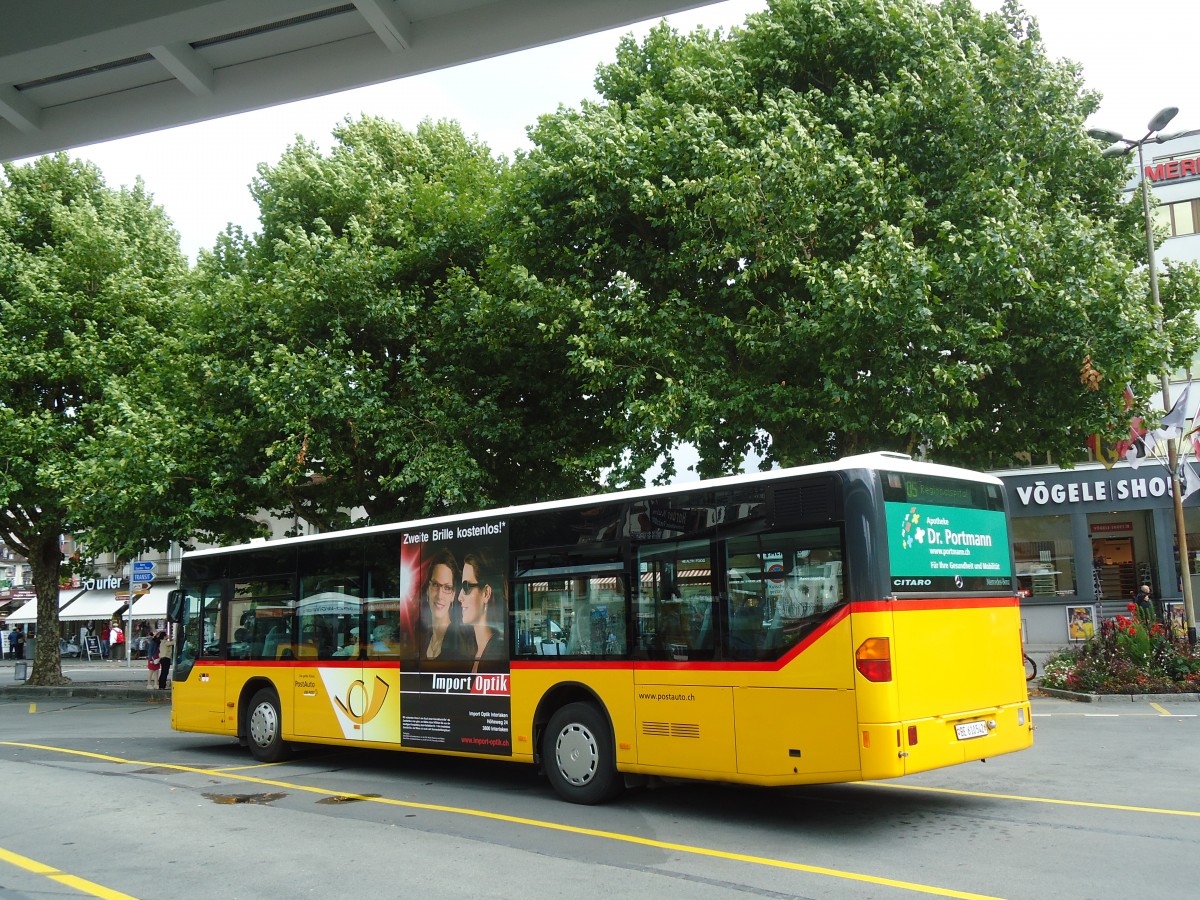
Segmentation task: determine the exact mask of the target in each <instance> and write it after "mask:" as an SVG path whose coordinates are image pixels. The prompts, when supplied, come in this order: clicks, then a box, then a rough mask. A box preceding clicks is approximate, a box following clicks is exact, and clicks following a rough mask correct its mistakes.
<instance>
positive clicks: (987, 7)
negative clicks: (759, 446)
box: [72, 0, 1200, 260]
mask: <svg viewBox="0 0 1200 900" xmlns="http://www.w3.org/2000/svg"><path fill="white" fill-rule="evenodd" d="M974 2H975V5H976V6H977V7H978V8H979V9H981V10H984V11H991V10H995V9H998V8H1000V6H1001V4H1002V2H1003V0H974ZM1024 7H1025V8H1026V9H1027V10H1028V11H1030V12H1031V13H1033V14H1034V15H1035V16H1036V17H1037V19H1038V21H1039V22H1040V24H1041V28H1042V35H1043V39H1044V41H1045V43H1046V46H1047V48H1048V50H1049V52H1050V54H1051V55H1052V56H1055V57H1066V58H1069V59H1072V60H1075V61H1076V62H1079V63H1081V64H1082V66H1083V70H1084V75H1085V78H1086V80H1087V82H1088V84H1089V85H1090V86H1091V87H1093V88H1095V89H1096V90H1098V91H1100V92H1101V93H1103V95H1104V100H1103V103H1102V106H1101V108H1100V112H1099V114H1097V115H1096V116H1095V117H1094V118H1093V120H1092V121H1091V122H1090V123H1089V124H1092V125H1097V126H1101V125H1102V126H1104V127H1106V128H1111V129H1114V130H1117V131H1122V132H1124V133H1126V134H1129V135H1131V136H1132V135H1136V136H1139V137H1140V136H1141V135H1142V134H1143V133H1144V131H1143V129H1144V127H1145V124H1146V122H1147V121H1148V120H1149V119H1150V117H1151V116H1152V115H1153V114H1154V113H1155V112H1156V111H1157V110H1158V109H1159V108H1161V107H1163V106H1179V107H1180V108H1181V111H1180V114H1179V116H1178V118H1177V119H1176V120H1175V122H1173V123H1172V129H1183V128H1193V127H1200V104H1195V105H1194V106H1193V107H1192V108H1189V107H1188V105H1187V104H1188V103H1189V102H1193V100H1192V98H1194V97H1195V95H1196V88H1195V73H1194V69H1195V66H1194V64H1193V59H1194V53H1195V44H1196V36H1197V34H1198V33H1200V27H1198V26H1200V4H1198V3H1197V0H1143V2H1141V3H1134V2H1131V0H1025V3H1024ZM765 8H766V2H765V0H726V2H722V3H714V4H712V5H710V6H706V7H702V8H700V9H697V10H693V11H692V12H690V13H686V14H681V15H678V16H674V17H672V18H671V20H670V21H671V22H672V24H673V25H674V26H675V27H676V28H677V29H679V30H681V31H685V32H686V31H690V30H692V29H693V28H694V27H695V26H696V25H698V24H702V25H705V26H707V27H710V28H715V27H718V26H719V27H722V28H724V29H726V30H728V28H729V27H730V26H732V25H737V24H740V23H741V22H742V21H743V19H744V18H745V16H746V14H747V13H749V12H754V11H757V10H761V9H765ZM651 24H653V23H646V24H645V25H643V26H639V27H637V28H632V29H631V28H624V29H619V30H616V31H609V32H603V33H601V34H597V35H592V36H591V37H587V38H580V39H577V40H573V41H565V42H563V43H560V44H555V45H552V46H549V47H542V48H538V49H534V50H527V51H525V52H523V53H516V54H511V55H509V56H504V57H499V58H497V59H492V60H485V61H483V62H478V63H472V64H470V65H465V66H459V67H457V68H454V69H447V70H444V71H441V72H434V73H431V74H427V75H419V76H414V77H411V78H406V79H401V80H399V81H394V82H390V83H388V84H384V85H377V86H374V87H369V88H362V89H360V90H355V91H346V92H343V93H340V94H335V95H331V96H328V97H323V98H318V99H315V100H307V101H302V102H299V103H291V104H287V105H285V106H278V107H274V108H272V109H266V110H260V111H258V112H252V113H244V114H242V115H237V116H229V117H226V118H224V119H218V120H215V121H212V122H206V123H201V124H197V125H187V126H183V127H180V128H174V129H171V130H168V131H160V132H156V133H154V134H148V135H141V136H138V137H132V138H126V139H123V140H119V141H108V142H106V143H103V144H94V145H91V146H88V147H80V148H77V149H76V150H74V151H72V152H73V153H74V154H75V155H77V156H82V157H86V158H88V159H91V160H92V161H94V162H95V163H96V164H97V165H99V166H100V168H101V170H103V172H104V175H105V178H106V180H107V181H108V183H109V184H110V185H112V186H117V185H121V184H132V183H133V181H134V179H135V178H137V176H139V175H140V176H141V177H142V179H143V181H145V183H146V186H147V188H148V189H149V190H150V191H151V193H152V194H153V195H154V197H155V199H156V200H157V201H158V202H159V203H160V204H162V205H163V206H164V207H165V208H166V210H167V213H168V215H170V217H171V219H172V220H173V221H174V222H175V225H176V228H177V229H178V230H179V233H180V235H181V237H182V240H183V249H184V252H186V253H187V254H188V256H189V257H190V258H191V259H192V260H195V258H196V252H197V251H198V250H199V249H200V248H201V247H209V246H211V245H212V243H213V240H214V239H215V238H216V236H217V234H218V233H219V232H220V231H221V230H222V229H223V228H224V227H225V225H226V223H227V222H234V223H236V224H238V225H241V226H242V227H243V228H245V229H246V230H247V231H256V230H257V223H258V218H257V209H256V207H255V205H254V203H253V201H252V200H251V199H250V194H249V190H248V185H249V184H250V181H251V179H252V178H253V177H254V174H255V167H256V166H257V165H258V164H259V163H260V162H268V163H274V162H276V161H277V160H278V159H279V157H280V155H281V154H282V152H283V150H284V149H285V148H286V147H287V146H288V145H289V144H291V143H293V142H294V141H295V138H296V136H297V135H303V136H304V137H305V138H307V139H309V140H314V141H317V142H318V143H319V144H321V145H322V146H324V147H328V146H329V145H330V143H331V140H330V132H331V130H332V128H333V126H334V125H335V124H336V123H337V122H339V121H341V120H342V119H344V118H345V117H346V116H352V117H357V116H359V115H362V114H364V113H365V114H371V115H379V116H384V117H387V118H390V119H394V120H396V121H399V122H401V123H403V124H404V125H406V126H408V127H413V126H415V125H416V124H417V123H418V122H420V121H421V119H423V118H426V117H431V118H435V119H436V118H450V119H457V120H458V121H459V122H460V123H461V124H462V126H463V128H464V130H466V131H467V132H468V133H473V134H476V135H478V136H479V138H480V139H482V140H483V141H484V142H485V143H487V145H488V146H489V147H491V148H492V150H493V151H494V152H497V153H503V154H505V155H508V156H510V157H511V155H512V154H513V151H515V150H516V149H518V148H528V146H529V144H528V141H527V138H526V134H525V130H526V128H527V127H528V126H529V125H531V124H533V123H534V121H535V120H536V119H537V117H538V116H539V115H541V114H543V113H548V112H553V111H554V110H555V109H557V108H558V107H559V106H560V105H565V106H577V105H578V104H579V102H580V101H581V100H582V99H584V98H587V97H594V96H595V93H594V91H593V89H592V78H593V75H594V73H595V69H596V66H597V64H599V63H601V62H606V61H610V60H611V59H612V57H613V51H614V49H615V47H616V44H617V41H618V39H619V38H620V37H621V35H622V34H626V33H628V32H630V31H634V32H635V33H637V34H639V35H641V34H644V33H645V31H646V30H647V29H648V28H649V27H650V25H651Z"/></svg>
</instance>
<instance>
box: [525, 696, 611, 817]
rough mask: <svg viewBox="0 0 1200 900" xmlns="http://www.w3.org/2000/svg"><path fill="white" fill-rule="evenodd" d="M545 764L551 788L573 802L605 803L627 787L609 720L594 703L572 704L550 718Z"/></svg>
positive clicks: (544, 755)
mask: <svg viewBox="0 0 1200 900" xmlns="http://www.w3.org/2000/svg"><path fill="white" fill-rule="evenodd" d="M542 767H543V768H544V769H545V770H546V777H547V778H549V779H550V785H551V787H553V788H554V790H555V792H556V793H557V794H558V795H559V796H560V797H562V798H563V799H564V800H567V801H568V802H570V803H585V804H594V803H603V802H604V801H606V800H612V799H613V798H614V797H616V796H617V795H618V794H620V793H621V791H622V789H623V788H624V787H625V784H624V781H623V780H622V778H621V775H620V773H619V772H617V764H616V754H615V753H614V752H613V740H612V736H611V732H610V729H609V726H608V721H607V720H606V719H605V717H604V714H603V713H602V712H600V710H599V709H597V708H596V707H595V706H594V705H592V704H591V703H568V704H567V705H566V706H564V707H563V708H562V709H560V710H558V711H557V712H556V713H554V715H552V716H551V717H550V724H549V725H548V726H546V731H545V733H544V734H543V735H542Z"/></svg>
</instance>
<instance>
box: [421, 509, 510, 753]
mask: <svg viewBox="0 0 1200 900" xmlns="http://www.w3.org/2000/svg"><path fill="white" fill-rule="evenodd" d="M507 561H508V523H507V522H506V521H504V520H499V521H490V522H472V523H470V524H465V525H457V526H455V525H447V526H445V527H440V528H431V529H426V530H422V531H411V532H405V533H404V537H403V541H402V543H401V562H402V573H401V596H402V597H403V598H405V603H406V604H407V605H408V607H409V610H410V611H413V610H415V612H411V614H410V616H409V621H410V622H412V623H414V625H415V630H416V642H417V647H418V651H419V657H420V664H419V668H418V669H417V670H415V671H405V672H402V673H401V676H400V692H401V695H402V699H401V721H400V740H401V744H402V745H403V746H406V747H421V748H430V749H438V750H462V751H470V752H473V753H494V754H497V755H502V756H507V755H510V754H511V753H512V729H511V701H510V694H509V662H508V649H507V647H508V639H507V636H506V635H505V633H504V631H505V623H506V622H507V621H508V603H509V592H508V584H507V578H506V576H505V574H504V573H505V568H506V566H507Z"/></svg>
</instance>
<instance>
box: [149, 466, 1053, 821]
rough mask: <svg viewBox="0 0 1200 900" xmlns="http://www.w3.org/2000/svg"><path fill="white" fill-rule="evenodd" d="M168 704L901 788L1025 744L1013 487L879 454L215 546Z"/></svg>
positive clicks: (513, 747) (584, 781) (274, 721)
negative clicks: (1010, 507)
mask: <svg viewBox="0 0 1200 900" xmlns="http://www.w3.org/2000/svg"><path fill="white" fill-rule="evenodd" d="M171 607H172V611H171V618H172V620H173V621H174V622H175V627H176V628H177V642H176V648H177V650H176V661H175V665H174V667H173V668H172V671H171V675H172V680H173V701H172V712H171V721H172V725H173V727H174V728H176V729H178V730H180V731H191V732H206V733H211V734H223V735H229V736H236V737H238V738H239V739H241V740H242V741H243V742H244V743H245V744H247V745H248V746H249V748H250V751H251V753H252V754H253V755H254V756H255V757H256V758H257V759H259V760H264V761H274V760H278V759H281V758H282V757H283V756H284V755H285V754H286V753H288V752H289V751H290V749H291V747H292V745H295V744H303V743H320V744H335V745H341V746H361V747H372V748H377V749H379V748H386V749H395V750H408V751H413V752H419V753H446V754H454V755H457V756H468V757H484V758H489V759H495V758H501V759H507V760H512V761H515V762H522V763H528V764H534V765H537V766H540V768H541V770H542V771H543V772H544V773H545V774H546V776H547V777H548V779H549V781H550V784H551V785H552V786H553V788H554V790H555V791H557V792H558V794H559V795H561V796H562V797H563V798H564V799H566V800H569V801H572V802H576V803H597V802H601V801H604V800H607V799H610V798H612V797H614V796H616V795H617V794H618V793H619V792H620V791H621V790H622V789H623V788H625V787H626V786H627V785H630V784H636V783H639V782H645V781H646V780H647V779H650V778H654V777H669V778H683V779H701V780H712V781H726V782H742V783H747V784H759V785H794V784H809V783H828V782H840V781H857V780H864V779H880V778H893V777H897V776H901V775H907V774H911V773H914V772H922V771H926V770H929V769H935V768H938V767H942V766H950V765H955V764H957V763H963V762H967V761H970V760H980V759H984V758H986V757H992V756H997V755H999V754H1001V753H1009V752H1012V751H1015V750H1021V749H1024V748H1026V747H1029V746H1030V745H1031V744H1032V742H1033V724H1032V721H1031V718H1030V708H1029V698H1028V693H1027V691H1026V684H1025V677H1024V667H1023V665H1022V651H1021V638H1020V630H1021V623H1020V613H1019V607H1018V601H1017V594H1016V584H1015V581H1014V577H1013V561H1012V550H1011V544H1010V541H1009V531H1008V517H1007V510H1006V505H1005V494H1004V489H1003V487H1002V484H1001V482H1000V480H999V479H997V478H994V477H991V476H988V475H982V474H978V473H974V472H970V471H967V470H964V469H958V468H952V467H947V466H940V465H932V464H927V463H922V462H916V461H913V460H911V459H910V458H909V457H907V456H902V455H899V454H887V453H876V454H868V455H863V456H856V457H849V458H846V459H843V460H840V461H837V462H831V463H828V464H822V465H814V466H806V467H800V468H793V469H787V470H782V471H774V472H767V473H757V474H750V475H739V476H734V477H729V478H721V479H715V480H711V481H699V482H693V483H690V484H682V485H676V486H672V487H665V488H651V489H646V490H637V491H627V492H621V493H611V494H603V495H599V496H594V497H587V498H580V499H572V500H563V501H556V502H549V503H539V504H534V505H528V506H518V507H511V508H506V509H495V510H490V511H487V512H481V513H478V514H472V515H456V516H447V517H444V518H436V519H427V520H422V521H416V522H409V523H403V524H396V525H386V526H373V527H367V528H361V529H357V530H351V531H343V532H336V533H331V534H320V535H310V536H304V537H297V538H289V539H283V540H276V541H269V542H257V543H251V544H247V545H243V546H236V547H229V548H223V549H212V550H201V551H198V552H193V553H189V554H186V555H185V556H184V559H183V564H182V572H181V579H180V588H179V590H178V591H176V592H175V593H174V595H173V597H172V603H171Z"/></svg>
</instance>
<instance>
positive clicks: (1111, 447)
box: [1087, 434, 1129, 469]
mask: <svg viewBox="0 0 1200 900" xmlns="http://www.w3.org/2000/svg"><path fill="white" fill-rule="evenodd" d="M1087 445H1088V449H1089V450H1091V451H1092V456H1093V457H1095V458H1096V459H1098V460H1099V461H1100V462H1101V463H1102V464H1103V465H1104V468H1106V469H1111V468H1112V467H1113V464H1114V463H1115V462H1116V461H1117V460H1118V459H1124V458H1125V452H1126V451H1127V450H1128V449H1129V441H1111V440H1108V439H1107V438H1105V437H1103V436H1102V435H1099V434H1093V435H1092V436H1091V437H1090V438H1088V440H1087Z"/></svg>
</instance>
